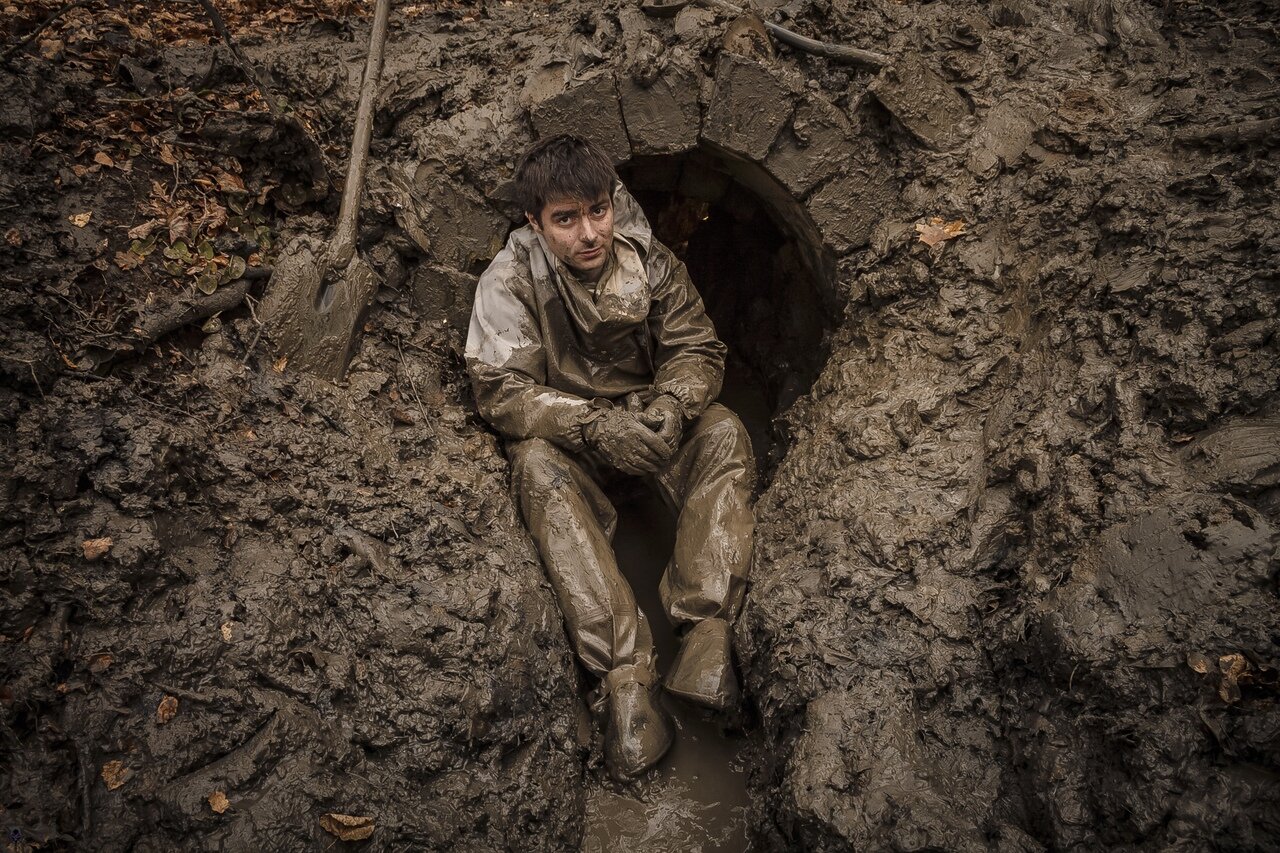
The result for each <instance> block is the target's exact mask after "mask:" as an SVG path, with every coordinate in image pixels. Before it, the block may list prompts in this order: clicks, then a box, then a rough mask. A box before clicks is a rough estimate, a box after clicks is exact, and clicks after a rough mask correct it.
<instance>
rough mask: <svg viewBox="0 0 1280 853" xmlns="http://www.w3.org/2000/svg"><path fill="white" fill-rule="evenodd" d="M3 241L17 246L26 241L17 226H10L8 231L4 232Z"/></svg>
mask: <svg viewBox="0 0 1280 853" xmlns="http://www.w3.org/2000/svg"><path fill="white" fill-rule="evenodd" d="M4 241H5V242H6V243H8V244H9V245H10V246H14V247H17V246H21V245H22V244H23V243H25V242H27V238H26V237H23V236H22V232H21V231H19V230H18V229H17V228H10V229H9V230H8V231H6V232H4Z"/></svg>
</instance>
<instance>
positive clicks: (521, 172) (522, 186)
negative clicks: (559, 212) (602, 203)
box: [516, 133, 618, 219]
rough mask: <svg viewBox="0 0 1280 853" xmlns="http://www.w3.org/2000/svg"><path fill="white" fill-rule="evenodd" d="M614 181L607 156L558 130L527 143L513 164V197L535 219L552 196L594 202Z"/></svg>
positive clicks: (616, 174) (611, 188) (591, 145)
mask: <svg viewBox="0 0 1280 853" xmlns="http://www.w3.org/2000/svg"><path fill="white" fill-rule="evenodd" d="M616 180H618V173H617V172H615V171H614V169H613V164H611V163H610V162H609V158H608V157H606V156H605V154H604V152H603V151H601V150H600V148H599V147H598V146H596V145H595V143H593V142H591V141H589V140H586V139H583V138H581V137H579V136H574V135H573V134H570V133H562V134H560V135H559V136H548V137H547V138H546V139H540V140H538V141H537V142H535V143H533V144H532V145H530V146H529V148H528V149H527V150H526V151H525V152H524V154H522V155H520V161H519V162H518V163H516V197H517V200H518V201H519V202H520V204H521V206H522V207H523V208H524V209H525V210H526V211H527V212H529V213H530V214H532V215H533V217H534V218H535V219H536V218H538V217H540V216H541V215H542V208H543V207H545V206H546V204H547V202H548V201H550V200H551V199H553V198H579V199H587V200H591V201H594V200H595V199H597V198H599V197H600V196H601V195H602V194H608V193H610V192H612V191H613V184H614V182H615V181H616Z"/></svg>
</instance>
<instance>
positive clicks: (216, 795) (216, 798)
mask: <svg viewBox="0 0 1280 853" xmlns="http://www.w3.org/2000/svg"><path fill="white" fill-rule="evenodd" d="M209 808H211V809H213V813H214V814H222V813H223V812H225V811H226V810H227V809H229V808H231V803H230V802H229V801H228V800H227V795H226V793H225V792H223V791H214V792H213V793H212V794H210V795H209Z"/></svg>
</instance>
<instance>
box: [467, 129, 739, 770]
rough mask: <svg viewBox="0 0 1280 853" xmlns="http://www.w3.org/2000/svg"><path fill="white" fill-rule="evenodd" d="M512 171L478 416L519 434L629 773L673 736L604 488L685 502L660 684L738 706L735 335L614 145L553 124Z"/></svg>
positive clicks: (537, 506)
mask: <svg viewBox="0 0 1280 853" xmlns="http://www.w3.org/2000/svg"><path fill="white" fill-rule="evenodd" d="M515 185H516V190H517V193H518V195H519V200H520V202H521V204H522V205H523V209H524V210H525V217H526V219H527V220H528V224H526V225H525V226H524V227H522V228H520V229H518V230H516V231H515V232H513V233H512V234H511V236H510V238H509V239H508V240H507V245H506V247H505V248H504V249H503V250H502V251H501V252H500V253H499V254H498V256H497V257H496V258H494V260H493V263H491V264H490V265H489V268H488V269H487V270H486V271H485V273H484V275H483V276H481V278H480V283H479V287H478V289H477V291H476V299H475V307H474V309H473V312H472V315H471V329H470V333H469V335H468V338H467V349H466V357H467V367H468V370H469V371H470V373H471V378H472V384H473V387H474V389H475V395H476V401H477V403H478V405H479V409H480V413H481V415H483V416H484V418H485V419H486V420H487V421H488V422H489V423H490V424H492V425H493V427H494V428H495V429H496V430H497V431H498V432H499V433H501V434H502V435H503V437H504V438H505V439H506V440H507V444H506V449H507V455H508V457H509V458H510V460H511V479H512V483H511V485H512V491H513V494H514V497H515V500H516V503H517V505H518V506H519V509H520V513H521V515H522V516H523V517H524V522H525V524H526V525H527V527H528V528H529V532H530V534H532V536H533V539H534V541H535V542H536V543H537V545H538V549H539V551H540V552H541V554H542V561H543V564H544V565H545V567H546V571H547V574H548V576H549V577H550V579H551V585H552V587H553V588H554V589H555V593H556V596H557V598H558V600H559V603H560V610H561V612H562V613H563V615H564V619H565V623H566V625H567V626H568V632H569V636H570V639H571V641H572V643H573V646H574V649H575V650H576V651H577V653H578V657H579V658H580V659H581V661H582V663H583V665H584V666H586V668H587V669H588V670H590V671H591V673H592V674H594V675H595V676H597V677H599V678H600V685H599V689H598V691H597V694H596V696H597V701H596V702H595V703H594V707H595V709H596V710H597V712H603V713H604V714H605V715H606V722H605V735H604V747H605V762H606V765H607V766H608V768H609V771H610V773H611V774H612V775H613V776H614V777H615V778H616V779H619V780H626V779H630V778H633V777H635V776H637V775H639V774H641V773H643V772H644V771H645V770H647V769H648V768H650V767H652V766H653V765H654V764H656V763H657V762H658V760H659V759H660V758H661V757H662V756H663V754H664V753H665V752H666V751H667V749H668V748H669V747H670V746H671V741H672V737H673V735H672V729H671V721H670V720H669V719H668V717H667V715H666V714H665V713H664V712H663V711H662V709H661V707H660V706H659V704H658V703H657V693H656V691H657V680H658V679H657V672H656V669H655V657H654V651H653V641H652V638H651V635H650V632H649V626H648V623H647V622H646V620H645V616H644V614H643V613H642V612H641V611H640V610H639V608H638V607H637V605H636V599H635V596H634V594H633V593H632V590H631V587H630V586H629V585H628V584H627V581H626V579H624V578H623V577H622V575H621V574H620V573H619V571H618V565H617V561H616V560H615V558H614V553H613V549H612V546H611V544H610V541H611V539H612V536H613V532H614V527H615V522H616V520H617V517H616V515H615V513H614V509H613V507H612V505H611V504H610V503H609V501H608V499H607V498H606V497H605V494H604V492H603V491H602V489H601V486H602V484H603V483H605V482H607V481H609V480H610V479H613V478H615V477H618V476H620V475H624V476H630V477H643V478H647V479H649V480H651V481H652V482H653V483H654V484H655V485H656V486H657V488H658V489H659V491H660V492H661V494H662V495H663V497H664V498H665V499H666V500H667V502H668V503H669V504H670V505H671V506H672V507H673V508H674V509H675V510H676V511H677V512H678V523H677V531H676V544H675V553H674V554H673V556H672V558H671V561H670V563H669V564H668V566H667V569H666V572H665V573H664V575H663V577H662V580H661V582H660V586H659V589H660V592H661V596H662V601H663V605H664V606H665V608H666V612H667V616H668V617H669V618H670V619H671V620H672V623H673V624H674V625H676V626H677V630H678V631H680V632H681V634H682V642H681V646H680V651H679V653H678V654H677V656H676V659H675V661H674V662H673V664H672V666H671V669H670V671H669V672H668V674H667V677H666V681H665V687H666V689H667V690H668V691H670V692H671V693H673V694H675V695H676V696H679V697H680V698H682V699H684V700H686V701H689V702H693V703H696V704H699V705H702V706H705V707H708V708H711V709H714V710H717V711H725V710H729V709H731V708H733V707H735V706H736V705H737V703H738V683H737V677H736V676H735V675H734V671H733V661H732V659H731V646H730V625H731V623H732V621H733V619H734V618H735V616H736V615H737V613H738V610H739V608H740V607H741V604H742V598H743V594H744V590H745V583H746V578H747V570H748V565H749V563H750V560H751V541H752V532H753V526H754V519H753V515H752V510H751V504H750V501H751V492H752V488H753V484H754V477H755V465H754V457H753V455H752V451H751V445H750V439H749V438H748V436H747V433H746V430H745V429H744V428H743V426H742V424H741V422H740V421H739V420H738V418H737V417H736V416H735V415H734V414H733V413H732V412H730V411H729V410H728V409H726V408H725V407H723V406H721V405H719V404H717V403H715V402H714V400H715V398H716V395H717V394H718V393H719V391H720V383H721V380H722V378H723V374H724V355H725V347H724V344H723V343H721V342H720V340H719V339H717V338H716V333H715V329H714V327H713V326H712V324H711V321H710V319H708V317H707V315H706V312H705V310H704V309H703V305H702V300H701V298H700V297H699V296H698V293H697V291H695V290H694V288H693V285H692V283H691V282H690V281H689V275H688V272H687V271H686V270H685V266H684V264H683V263H681V262H680V261H678V260H677V259H676V257H675V256H674V255H673V254H672V253H671V251H670V250H669V249H667V247H666V246H663V245H662V244H661V243H659V242H658V241H657V240H655V239H654V237H653V234H652V233H651V232H650V229H649V224H648V222H647V221H646V219H645V217H644V214H643V213H642V212H641V211H640V208H639V206H638V205H637V204H636V202H635V200H634V199H633V198H632V197H631V195H630V194H629V193H628V192H627V191H626V189H625V188H624V187H623V186H622V183H621V182H620V181H619V180H618V176H617V173H616V172H615V171H614V169H613V167H612V166H611V165H610V163H609V160H608V159H607V158H606V157H605V156H604V154H603V153H601V151H600V150H599V149H598V148H597V147H596V146H595V145H593V144H591V143H590V142H587V141H584V140H582V139H579V138H577V137H574V136H569V135H561V136H555V137H551V138H548V139H544V140H542V141H540V142H538V143H536V144H534V145H533V146H532V147H530V148H529V150H528V151H526V152H525V153H524V155H523V156H522V157H521V158H520V161H519V163H518V165H517V167H516V175H515Z"/></svg>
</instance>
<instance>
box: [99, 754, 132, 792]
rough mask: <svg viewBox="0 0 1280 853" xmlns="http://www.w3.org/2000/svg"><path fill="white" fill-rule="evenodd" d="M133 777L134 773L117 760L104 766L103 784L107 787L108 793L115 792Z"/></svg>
mask: <svg viewBox="0 0 1280 853" xmlns="http://www.w3.org/2000/svg"><path fill="white" fill-rule="evenodd" d="M132 775H133V771H132V770H130V769H129V768H128V767H125V766H124V762H123V761H120V760H119V759H116V760H115V761H108V762H107V763H106V764H104V765H102V782H103V784H105V785H106V786H107V790H108V791H114V790H115V789H116V788H119V787H120V786H121V785H123V784H124V783H125V782H128V781H129V777H130V776H132Z"/></svg>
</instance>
